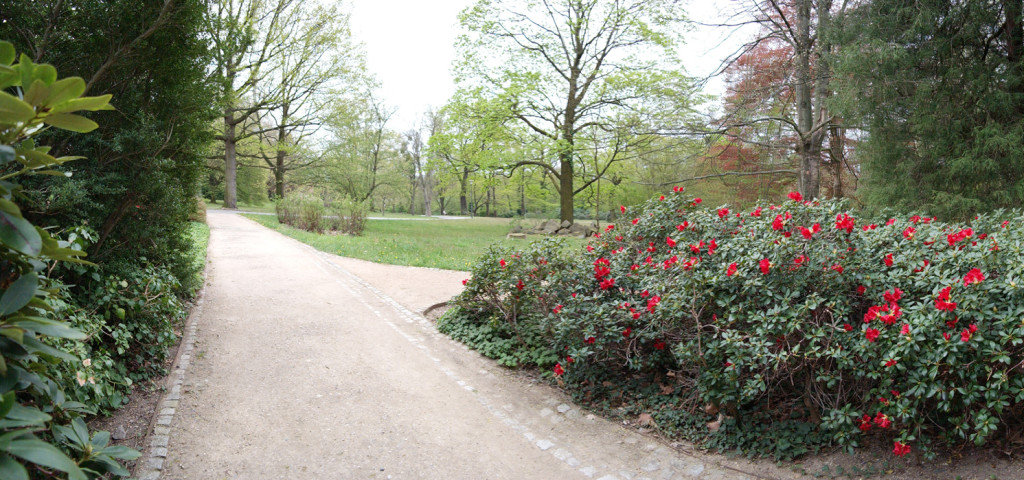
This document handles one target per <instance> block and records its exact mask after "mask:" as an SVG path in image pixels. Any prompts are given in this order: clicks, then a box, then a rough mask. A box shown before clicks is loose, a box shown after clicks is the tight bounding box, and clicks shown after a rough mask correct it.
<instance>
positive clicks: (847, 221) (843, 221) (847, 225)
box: [836, 213, 854, 233]
mask: <svg viewBox="0 0 1024 480" xmlns="http://www.w3.org/2000/svg"><path fill="white" fill-rule="evenodd" d="M853 224H854V221H853V217H851V216H849V215H848V214H845V213H842V214H839V215H836V229H837V230H846V233H850V232H853Z"/></svg>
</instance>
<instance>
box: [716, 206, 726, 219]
mask: <svg viewBox="0 0 1024 480" xmlns="http://www.w3.org/2000/svg"><path fill="white" fill-rule="evenodd" d="M728 214H729V209H728V208H719V209H718V218H724V217H725V216H726V215H728Z"/></svg>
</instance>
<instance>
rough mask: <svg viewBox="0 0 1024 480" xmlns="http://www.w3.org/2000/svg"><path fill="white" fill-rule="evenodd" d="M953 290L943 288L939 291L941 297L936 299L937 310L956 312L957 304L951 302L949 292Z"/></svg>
mask: <svg viewBox="0 0 1024 480" xmlns="http://www.w3.org/2000/svg"><path fill="white" fill-rule="evenodd" d="M950 290H952V288H951V287H946V288H943V289H942V290H941V291H939V296H938V297H937V298H936V299H935V308H936V309H938V310H944V311H947V312H952V311H953V310H956V302H950V301H949V292H950Z"/></svg>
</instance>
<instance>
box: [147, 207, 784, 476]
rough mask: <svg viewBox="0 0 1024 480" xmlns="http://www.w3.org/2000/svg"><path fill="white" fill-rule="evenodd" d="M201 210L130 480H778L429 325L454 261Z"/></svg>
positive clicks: (457, 277)
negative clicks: (178, 319) (586, 403)
mask: <svg viewBox="0 0 1024 480" xmlns="http://www.w3.org/2000/svg"><path fill="white" fill-rule="evenodd" d="M208 222H209V224H210V227H211V238H210V245H209V266H208V270H207V285H206V290H205V293H204V300H203V303H202V307H201V310H200V311H199V312H200V313H199V314H197V315H195V316H194V317H193V319H192V321H191V325H190V329H191V330H190V331H191V332H192V334H193V335H194V339H193V338H191V337H187V338H186V340H185V343H184V344H183V345H185V350H184V352H183V353H182V354H179V365H178V367H179V368H178V369H177V370H176V372H182V373H180V379H179V386H180V388H179V387H175V388H174V389H173V390H172V391H171V392H170V394H169V397H168V398H169V399H168V400H165V402H164V404H163V407H164V408H162V409H161V411H160V415H161V416H160V417H159V418H160V420H159V421H158V422H157V423H158V425H157V426H156V428H157V432H158V433H159V434H158V435H155V436H154V439H153V441H152V443H151V445H152V446H151V447H150V448H149V449H148V450H147V452H146V454H147V455H148V457H146V458H147V459H148V460H147V461H146V462H140V463H143V464H144V465H143V467H141V470H140V471H137V472H136V474H137V475H139V476H140V478H143V479H154V478H166V479H224V478H231V479H235V478H237V479H263V478H267V479H270V478H274V479H278V478H299V479H307V478H309V479H335V478H338V479H347V478H355V479H363V478H395V479H410V478H411V479H416V478H426V479H563V478H564V479H573V478H594V479H602V480H610V479H615V478H618V479H641V478H651V479H674V478H684V479H685V478H701V479H740V478H751V479H752V478H778V477H776V476H775V475H764V474H763V472H759V473H751V470H749V469H748V465H747V464H745V463H735V462H730V461H728V460H725V459H724V458H723V457H705V456H703V455H698V454H695V453H693V452H692V451H689V450H688V449H687V448H686V447H685V446H675V448H672V447H671V446H669V445H666V444H663V443H661V442H659V441H657V440H655V439H653V437H650V436H647V435H643V434H640V433H638V432H636V431H634V430H631V429H627V428H623V427H622V426H621V425H618V424H616V423H612V422H609V421H607V420H604V419H601V418H597V417H595V416H593V415H591V414H588V413H587V412H585V411H581V410H580V409H579V407H577V406H575V405H573V404H572V403H571V402H569V401H568V400H567V399H566V398H565V397H564V396H562V395H561V393H560V392H558V390H557V389H554V388H551V387H550V386H548V385H543V384H538V383H533V382H531V381H530V380H529V379H527V378H525V377H523V376H520V375H517V374H515V373H514V372H509V371H507V370H504V369H502V368H501V367H499V366H497V365H496V364H495V363H494V362H492V361H490V360H488V359H486V358H483V357H481V356H480V355H478V354H477V353H475V352H472V351H470V350H468V349H467V348H465V347H464V346H462V345H461V344H459V343H456V342H454V341H452V340H450V339H448V338H447V337H445V336H444V335H441V334H439V333H437V331H436V329H435V328H434V325H433V324H432V322H430V321H429V320H427V319H425V318H424V317H423V316H422V315H421V312H423V310H425V309H426V308H428V307H430V306H431V305H434V304H436V303H438V302H442V301H445V300H447V299H448V298H450V297H451V296H452V295H454V294H456V293H458V291H459V289H460V288H461V287H462V285H461V280H462V279H463V278H465V277H466V274H465V273H464V272H452V271H444V270H436V269H422V268H413V267H396V266H390V265H379V264H374V263H371V262H364V261H360V260H353V259H346V258H340V257H336V256H333V255H328V254H325V253H322V252H318V251H316V250H313V249H312V248H310V247H307V246H305V245H303V244H301V243H298V242H296V241H294V240H292V239H290V238H287V237H285V236H283V235H280V234H278V233H276V232H273V231H271V230H268V229H265V228H263V227H261V226H259V225H258V224H256V223H255V222H252V221H250V220H247V219H245V218H243V217H240V216H239V215H236V214H234V213H231V212H216V211H211V212H209V215H208ZM182 358H184V360H185V362H184V363H183V364H181V363H180V361H181V359H182ZM709 458H711V459H712V460H709ZM715 458H717V459H718V460H714V459H715Z"/></svg>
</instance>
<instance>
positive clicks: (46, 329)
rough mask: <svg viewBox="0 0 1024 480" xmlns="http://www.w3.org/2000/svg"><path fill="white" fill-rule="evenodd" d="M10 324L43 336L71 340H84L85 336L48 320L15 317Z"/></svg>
mask: <svg viewBox="0 0 1024 480" xmlns="http://www.w3.org/2000/svg"><path fill="white" fill-rule="evenodd" d="M10 323H11V325H14V326H18V327H22V328H24V329H26V330H32V331H34V332H38V333H42V334H44V335H49V336H51V337H60V338H70V339H73V340H82V339H84V338H85V334H84V333H82V332H81V331H79V330H76V329H74V328H71V327H69V326H68V324H66V323H64V322H58V321H56V320H50V319H48V318H41V317H17V318H12V319H11V322H10ZM27 343H28V342H26V344H27Z"/></svg>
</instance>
